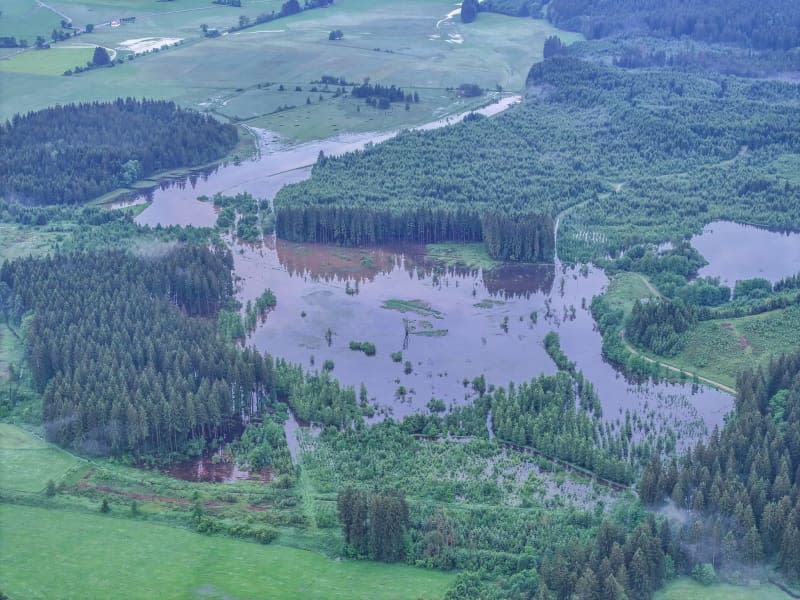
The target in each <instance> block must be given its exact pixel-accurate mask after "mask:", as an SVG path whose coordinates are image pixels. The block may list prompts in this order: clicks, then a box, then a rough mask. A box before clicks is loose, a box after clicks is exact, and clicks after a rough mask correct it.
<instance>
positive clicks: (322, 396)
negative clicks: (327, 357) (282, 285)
mask: <svg viewBox="0 0 800 600" xmlns="http://www.w3.org/2000/svg"><path fill="white" fill-rule="evenodd" d="M231 269H232V256H231V254H230V251H228V250H226V249H222V248H211V249H209V248H207V247H204V246H184V247H179V248H177V249H175V250H173V251H171V252H170V253H168V254H167V255H165V256H164V257H162V258H157V259H146V258H142V257H134V256H132V255H129V254H126V253H124V252H120V251H106V252H88V253H61V254H56V255H54V256H51V257H49V258H42V259H33V258H26V259H17V260H15V261H11V262H9V261H7V262H5V263H4V264H3V266H2V268H0V292H2V294H3V298H2V305H3V306H4V315H5V316H6V318H10V319H11V320H15V321H16V322H19V321H20V319H21V317H22V316H23V314H24V315H29V316H26V317H25V321H24V324H23V326H22V330H23V332H24V337H25V343H26V350H27V362H28V365H29V368H30V378H31V382H32V385H33V387H34V388H35V390H36V391H38V392H40V393H41V394H42V399H43V419H44V422H45V431H46V434H47V438H48V439H49V440H50V441H53V442H56V443H58V444H61V445H64V446H67V447H71V448H74V449H77V450H79V451H82V452H89V453H102V454H106V453H107V454H114V455H126V454H127V455H134V456H144V455H158V456H162V457H163V456H167V455H170V454H172V455H182V454H186V453H188V452H190V451H191V449H192V448H194V449H197V448H198V447H199V448H202V447H203V445H204V443H205V441H206V440H211V439H214V438H218V437H226V436H229V435H231V434H233V433H234V432H237V431H239V430H240V429H241V427H242V426H243V424H244V423H245V422H247V421H249V420H251V419H252V418H254V417H257V416H260V415H261V414H262V413H263V412H264V411H265V410H266V409H267V408H270V407H273V406H274V405H275V402H276V401H277V400H278V399H280V400H282V401H285V402H287V403H288V404H289V405H290V406H291V407H292V408H293V409H294V410H295V411H296V413H297V414H298V417H299V418H301V419H303V420H305V421H312V420H313V421H316V422H321V423H325V424H334V425H337V426H347V425H349V424H352V423H353V422H354V421H356V420H360V418H361V409H360V408H359V407H358V406H357V404H356V398H355V392H354V390H353V389H352V388H341V387H340V386H339V384H338V382H336V381H335V380H331V379H330V378H329V377H328V376H327V374H325V375H322V376H317V375H310V376H306V375H305V374H304V373H303V371H302V369H301V368H300V367H299V366H293V365H289V364H287V363H285V362H284V361H277V363H274V362H273V360H272V358H271V357H270V356H268V355H261V354H260V353H258V352H257V351H255V350H254V349H251V348H241V347H239V346H234V345H231V344H227V343H225V342H224V341H223V340H222V339H221V338H220V337H218V336H217V331H216V324H215V322H214V319H213V318H214V317H216V315H217V313H218V312H220V309H221V308H222V307H224V306H230V305H231V302H232V297H233V284H232V279H231ZM269 300H270V299H269V298H268V297H267V298H266V301H267V302H269Z"/></svg>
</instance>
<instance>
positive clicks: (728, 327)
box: [722, 323, 733, 331]
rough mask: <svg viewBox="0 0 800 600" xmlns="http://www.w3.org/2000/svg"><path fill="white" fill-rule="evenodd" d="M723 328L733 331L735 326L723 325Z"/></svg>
mask: <svg viewBox="0 0 800 600" xmlns="http://www.w3.org/2000/svg"><path fill="white" fill-rule="evenodd" d="M722 328H723V329H725V330H727V331H733V325H731V324H730V323H723V324H722Z"/></svg>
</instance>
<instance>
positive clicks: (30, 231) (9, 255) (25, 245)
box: [0, 223, 63, 262]
mask: <svg viewBox="0 0 800 600" xmlns="http://www.w3.org/2000/svg"><path fill="white" fill-rule="evenodd" d="M62 239H63V234H62V233H58V232H53V231H45V230H44V229H43V228H42V227H27V226H25V225H15V224H12V223H0V262H2V261H3V260H14V259H15V258H20V257H23V256H40V255H42V254H46V253H47V252H49V251H50V249H51V247H52V244H53V243H54V242H58V241H60V240H62Z"/></svg>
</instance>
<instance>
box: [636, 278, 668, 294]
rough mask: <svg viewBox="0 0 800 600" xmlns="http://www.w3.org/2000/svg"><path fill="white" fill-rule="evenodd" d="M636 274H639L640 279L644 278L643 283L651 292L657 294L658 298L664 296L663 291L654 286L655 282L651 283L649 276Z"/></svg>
mask: <svg viewBox="0 0 800 600" xmlns="http://www.w3.org/2000/svg"><path fill="white" fill-rule="evenodd" d="M636 275H638V277H639V279H641V280H642V283H643V284H644V285H645V287H646V288H647V289H648V291H649V292H650V293H651V294H653V296H655V297H656V298H663V296H662V295H661V292H659V291H658V290H657V289H656V288H655V287H654V286H653V284H652V283H650V280H649V279H648V278H647V277H645V276H644V275H642V274H641V273H636Z"/></svg>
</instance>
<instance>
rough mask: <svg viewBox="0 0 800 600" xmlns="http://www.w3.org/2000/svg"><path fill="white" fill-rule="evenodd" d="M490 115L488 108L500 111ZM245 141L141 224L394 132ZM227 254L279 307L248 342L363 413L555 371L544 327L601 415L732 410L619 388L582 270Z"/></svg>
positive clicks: (709, 422) (721, 397)
mask: <svg viewBox="0 0 800 600" xmlns="http://www.w3.org/2000/svg"><path fill="white" fill-rule="evenodd" d="M514 101H516V99H515V98H510V99H507V100H506V104H508V103H511V102H514ZM488 108H489V109H490V110H491V111H494V112H497V111H498V110H500V109H501V108H502V105H500V106H497V105H494V106H490V107H488ZM454 120H455V119H454ZM447 122H448V120H447V119H443V120H441V121H439V122H436V123H435V124H431V127H433V126H444V125H446V124H447ZM257 133H258V135H259V136H260V138H261V157H260V158H259V159H257V160H254V161H249V162H245V163H242V164H239V165H225V166H222V167H219V168H218V169H216V170H215V171H213V172H209V173H205V174H201V175H197V176H195V177H194V178H193V179H191V180H190V181H187V182H185V183H184V184H183V186H175V185H173V186H171V187H170V186H162V188H160V189H157V190H155V191H154V192H153V193H152V197H151V200H152V204H151V205H150V206H149V207H148V208H147V209H146V210H145V211H143V212H142V213H141V215H140V216H139V222H140V223H147V224H150V225H156V224H159V223H160V224H162V225H170V224H176V223H182V224H186V223H187V221H189V222H191V224H194V225H204V224H210V223H211V222H213V220H212V218H213V207H211V205H210V203H201V202H198V201H197V200H196V197H197V196H199V195H207V196H212V195H213V194H214V193H217V192H222V193H226V194H234V193H238V192H242V191H247V192H249V193H251V194H253V195H254V196H256V197H259V198H268V199H272V198H274V196H275V194H276V193H277V191H278V190H279V189H280V188H281V187H282V186H283V185H285V184H287V183H291V182H296V181H300V180H303V179H306V178H307V177H309V176H310V166H309V165H311V164H312V163H313V162H314V161H315V160H316V158H317V155H318V154H319V152H320V150H322V151H323V152H325V154H326V155H332V154H338V153H342V152H347V151H350V150H355V149H358V148H362V147H364V145H365V144H366V143H368V142H378V141H382V140H384V139H387V138H388V137H390V136H391V135H393V134H392V133H386V134H378V135H375V134H364V135H349V136H339V137H336V138H333V139H330V140H324V141H320V142H314V143H309V144H302V145H299V146H295V147H293V148H284V147H281V145H280V141H279V140H278V139H277V138H275V137H274V136H272V134H270V133H269V132H264V131H259V132H257ZM233 251H234V257H235V269H236V276H237V278H239V281H238V285H239V292H238V295H239V299H240V300H241V301H242V302H243V303H244V302H246V301H247V300H253V299H255V298H256V297H257V296H258V295H259V294H261V293H262V292H263V291H264V290H265V289H266V288H270V289H272V291H273V292H274V293H275V295H276V297H277V299H278V304H277V307H276V308H275V309H274V310H273V311H271V312H270V313H269V316H268V317H267V319H266V321H265V322H264V323H261V324H259V326H258V328H257V329H256V330H255V331H254V332H253V334H252V335H251V337H250V339H249V340H248V343H250V344H254V345H255V346H256V347H257V348H258V349H259V350H261V351H266V352H269V353H271V354H272V355H274V356H276V357H281V358H285V359H287V360H289V361H291V362H294V363H299V364H301V365H303V366H304V367H305V368H306V369H310V370H316V369H321V368H322V366H323V363H324V362H325V361H326V360H332V361H333V362H334V369H333V375H334V376H335V377H336V378H338V379H339V380H340V381H341V382H342V383H343V384H345V385H352V386H354V387H356V389H358V387H359V386H360V385H361V384H362V383H364V384H365V386H366V387H367V390H368V396H369V398H370V399H371V401H372V403H373V404H374V405H376V406H377V407H378V411H379V412H378V413H377V415H376V417H375V418H381V417H382V416H383V415H394V416H395V417H402V416H404V415H406V414H409V413H412V412H415V411H425V410H427V404H428V402H429V401H430V400H431V398H437V399H441V400H444V401H445V403H446V404H448V405H457V404H464V403H466V402H469V401H471V399H472V398H474V396H475V392H473V390H472V388H471V385H469V382H470V381H471V380H472V379H473V378H474V377H476V376H478V375H481V374H483V375H484V376H485V377H486V380H487V382H488V383H489V384H494V385H504V386H505V385H507V384H508V383H509V382H512V381H513V382H517V383H519V382H523V381H528V380H530V379H531V378H533V377H536V376H538V375H540V374H542V373H545V374H552V373H555V371H556V367H555V365H554V363H553V362H552V360H551V359H550V358H549V356H547V354H546V352H545V350H544V347H543V338H544V336H545V335H546V334H547V333H548V332H549V331H557V332H558V333H559V334H560V336H561V345H562V348H563V350H564V351H565V352H566V354H567V355H568V356H569V358H570V359H571V360H573V361H575V362H576V363H577V367H578V369H580V370H582V371H583V373H584V375H585V376H586V377H587V379H588V380H589V381H591V382H592V383H593V384H594V386H595V389H596V390H597V392H598V394H599V397H600V399H601V401H602V406H603V412H604V418H606V419H607V420H609V421H612V422H614V421H616V420H617V419H620V420H623V421H624V418H625V412H626V411H627V410H630V411H631V412H637V411H638V413H639V415H640V417H641V418H642V419H644V420H646V421H648V422H652V426H653V427H656V428H658V427H661V426H665V425H668V426H670V427H672V428H673V429H674V430H675V431H677V432H679V433H680V434H681V435H683V436H685V437H684V443H688V438H691V437H694V436H697V435H700V434H703V433H705V432H706V430H707V428H708V429H710V428H711V427H713V426H715V425H721V424H722V422H723V416H724V415H725V414H726V413H727V412H728V411H729V410H730V408H731V407H732V404H733V402H732V399H731V398H730V397H729V396H727V395H725V394H723V393H721V392H719V391H716V390H713V389H710V388H705V387H700V388H695V387H693V386H691V385H669V384H653V383H649V384H645V385H638V384H635V383H630V382H628V381H626V379H625V378H624V377H623V376H622V375H620V374H619V373H618V372H617V371H616V370H615V369H614V368H613V367H612V366H611V365H609V364H608V363H606V362H605V361H604V360H603V358H602V355H601V337H600V334H599V332H598V331H597V330H596V326H595V323H594V320H593V319H592V317H591V314H590V312H589V305H590V303H591V299H592V297H593V296H595V295H597V294H600V293H602V291H603V290H604V288H605V287H606V286H607V284H608V279H607V278H606V276H605V274H604V273H603V272H602V271H601V270H599V269H596V268H594V267H592V266H590V265H576V266H566V265H562V264H561V263H559V262H556V264H555V265H525V264H508V265H502V266H500V267H498V268H496V269H492V270H490V271H485V272H484V271H481V270H472V271H470V270H464V269H454V268H447V267H444V266H443V265H441V264H436V263H433V262H431V261H430V260H429V259H427V258H426V257H425V252H424V247H421V246H413V245H406V246H402V247H378V248H366V249H365V248H357V249H353V248H341V247H336V246H323V245H312V244H293V243H289V242H285V241H282V240H275V239H274V238H269V239H268V240H266V243H265V244H264V245H262V246H251V245H239V244H234V245H233ZM704 254H705V253H704ZM709 258H710V257H709ZM392 300H395V301H397V300H399V301H403V302H405V303H406V305H405V308H406V309H407V310H406V312H402V311H401V310H397V308H398V307H395V308H387V307H386V306H385V304H386V303H387V302H389V301H392ZM409 302H410V303H412V304H410V305H409V304H408V303H409ZM399 308H403V306H400V307H399ZM409 309H410V310H409ZM328 330H330V336H328V335H326V334H327V332H328ZM329 337H330V340H329V339H328V338H329ZM351 341H357V342H363V341H367V342H371V343H373V344H375V346H376V348H377V353H376V355H375V356H371V357H370V356H366V355H365V354H364V353H362V352H359V351H353V350H350V348H349V343H350V342H351ZM395 352H401V353H402V359H401V361H400V362H396V361H395V360H393V358H392V356H391V355H392V353H395ZM406 361H408V362H409V363H410V365H407V364H406ZM409 367H410V368H409ZM407 371H408V372H407ZM465 381H467V382H468V383H467V385H464V382H465ZM295 450H296V448H295ZM203 468H205V466H204V467H203Z"/></svg>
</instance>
